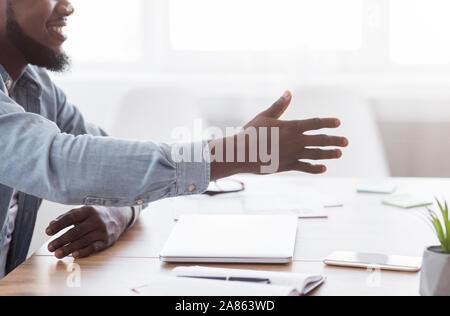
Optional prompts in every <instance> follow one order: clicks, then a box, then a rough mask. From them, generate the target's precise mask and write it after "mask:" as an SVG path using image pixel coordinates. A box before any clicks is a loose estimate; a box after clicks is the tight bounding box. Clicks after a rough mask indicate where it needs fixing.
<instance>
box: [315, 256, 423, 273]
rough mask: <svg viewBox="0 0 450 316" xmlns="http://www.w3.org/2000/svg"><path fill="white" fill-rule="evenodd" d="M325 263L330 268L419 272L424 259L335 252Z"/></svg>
mask: <svg viewBox="0 0 450 316" xmlns="http://www.w3.org/2000/svg"><path fill="white" fill-rule="evenodd" d="M324 263H325V264H326V265H330V266H339V267H352V268H366V269H381V270H390V271H403V272H418V271H420V269H421V268H422V258H419V257H402V256H388V255H381V254H370V253H357V252H334V253H332V254H331V255H330V256H329V257H327V258H326V259H325V260H324Z"/></svg>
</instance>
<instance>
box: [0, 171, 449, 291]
mask: <svg viewBox="0 0 450 316" xmlns="http://www.w3.org/2000/svg"><path fill="white" fill-rule="evenodd" d="M243 178H245V179H244V181H245V182H246V184H247V187H248V188H249V189H248V190H249V191H251V190H265V191H267V192H268V194H270V193H272V194H274V196H275V197H274V198H276V197H277V196H278V197H280V198H282V191H283V188H288V187H289V188H291V189H292V188H297V187H298V188H299V189H301V187H305V186H310V187H316V188H318V189H319V190H320V191H321V192H323V193H325V194H333V195H335V196H338V197H339V198H340V199H342V200H343V201H344V203H345V207H344V208H336V209H332V210H331V211H330V217H329V219H310V220H300V221H299V233H298V239H297V246H296V252H295V260H294V263H293V264H291V265H283V266H276V265H246V266H242V265H241V266H236V265H234V266H233V267H239V268H250V269H270V270H281V271H297V272H305V273H320V274H324V275H326V276H327V277H328V281H327V283H326V284H325V285H324V286H322V287H321V288H320V289H319V290H317V291H316V292H315V293H314V295H418V289H419V274H418V273H396V272H375V273H374V272H371V271H366V270H358V269H345V268H332V267H326V266H324V265H323V264H322V260H323V259H324V258H325V257H326V256H327V255H329V254H330V253H331V252H332V251H334V250H347V251H364V252H380V253H387V254H396V255H409V256H421V255H422V252H423V249H424V248H425V247H427V246H429V245H434V244H437V240H436V238H435V236H434V235H433V232H432V231H431V229H430V228H429V227H428V226H427V225H426V223H425V221H424V220H423V218H422V217H421V215H420V211H419V210H400V209H396V208H392V207H387V206H383V205H382V204H381V199H382V196H380V195H370V194H357V193H356V191H355V190H356V186H357V184H358V183H359V180H357V179H329V178H322V177H319V178H313V177H292V176H289V175H285V176H270V177H263V178H259V177H258V178H255V177H251V176H250V177H243ZM389 181H392V182H394V183H397V184H398V186H399V189H398V192H399V193H402V192H410V193H413V194H421V195H425V196H434V195H438V196H445V194H443V193H445V192H450V180H446V179H390V180H389ZM170 203H171V202H170V200H167V201H160V202H157V203H154V204H152V205H151V207H150V208H149V210H147V211H146V212H145V213H144V214H143V216H142V217H141V219H140V221H139V223H138V224H137V225H136V226H135V227H134V228H133V229H132V230H130V231H129V232H128V233H126V234H125V235H124V236H123V238H121V240H120V241H119V242H118V243H117V244H116V246H114V247H113V248H111V249H109V250H107V251H105V252H103V253H101V254H99V255H96V256H94V257H91V258H88V259H84V260H77V261H76V264H77V265H76V266H73V265H72V263H73V259H72V258H67V259H65V260H62V261H58V260H57V259H55V258H54V257H52V256H51V254H49V253H48V251H47V250H46V246H44V247H42V248H41V249H40V250H39V251H38V252H37V253H36V254H35V255H34V256H33V257H32V258H30V259H29V260H28V261H27V262H25V263H24V264H23V265H22V266H21V267H19V268H18V269H17V270H16V271H14V272H13V273H11V274H10V275H9V276H8V277H6V278H5V279H4V280H2V281H1V282H0V295H133V292H131V290H130V289H131V288H133V287H137V286H139V285H143V284H145V283H146V282H148V280H149V279H150V278H151V277H152V276H154V275H156V274H160V273H168V271H170V269H172V268H173V267H174V266H173V265H166V264H162V263H161V262H160V261H159V259H158V255H159V252H160V251H161V249H162V247H163V245H164V243H165V241H166V239H167V237H168V236H169V234H170V232H171V229H172V227H173V226H174V225H175V222H174V220H173V218H174V213H173V210H172V209H171V206H170ZM77 267H79V269H80V277H81V278H80V280H81V287H71V286H68V285H67V282H68V280H69V285H70V284H72V283H73V282H72V281H73V280H72V279H73V276H74V272H73V271H72V270H73V268H77ZM68 269H69V272H68ZM71 269H72V270H71ZM75 273H76V272H75ZM71 280H72V281H71ZM71 282H72V283H71ZM72 285H73V284H72ZM75 285H76V284H75Z"/></svg>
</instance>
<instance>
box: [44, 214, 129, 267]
mask: <svg viewBox="0 0 450 316" xmlns="http://www.w3.org/2000/svg"><path fill="white" fill-rule="evenodd" d="M132 216H133V213H132V209H131V208H106V207H82V208H78V209H74V210H72V211H70V212H68V213H66V214H64V215H62V216H60V217H58V219H56V220H55V221H53V222H51V223H50V225H49V226H48V228H47V229H46V233H47V235H49V236H54V235H55V234H57V233H59V232H60V231H61V230H63V229H65V228H68V227H71V226H74V227H73V228H72V229H71V230H69V231H68V232H66V233H65V234H63V235H62V236H61V237H59V238H57V239H55V240H54V241H52V242H51V243H50V244H49V246H48V250H49V251H50V252H54V253H55V256H56V258H58V259H62V258H64V257H66V256H68V255H70V254H72V256H73V257H74V258H75V259H79V258H85V257H89V256H91V255H93V254H96V253H98V252H100V251H103V250H105V249H107V248H109V247H111V246H112V245H114V244H115V243H116V241H117V240H118V239H119V237H120V236H121V235H122V233H123V232H124V231H125V230H126V228H127V227H128V224H129V223H130V221H131V218H132Z"/></svg>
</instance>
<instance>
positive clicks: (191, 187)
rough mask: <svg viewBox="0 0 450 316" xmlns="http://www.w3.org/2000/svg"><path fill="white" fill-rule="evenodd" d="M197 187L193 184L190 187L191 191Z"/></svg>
mask: <svg viewBox="0 0 450 316" xmlns="http://www.w3.org/2000/svg"><path fill="white" fill-rule="evenodd" d="M195 189H196V187H195V185H193V184H191V185H190V186H189V188H188V190H189V192H194V191H195Z"/></svg>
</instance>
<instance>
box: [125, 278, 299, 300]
mask: <svg viewBox="0 0 450 316" xmlns="http://www.w3.org/2000/svg"><path fill="white" fill-rule="evenodd" d="M133 292H134V293H136V294H139V295H142V296H207V297H211V296H270V297H273V296H275V297H276V296H298V295H300V294H299V293H298V292H297V291H296V290H295V289H294V288H293V287H291V286H278V285H268V284H259V283H248V282H224V281H215V280H200V279H189V278H177V277H168V276H159V277H156V278H154V279H153V280H152V281H150V283H149V284H148V285H145V286H141V287H138V288H135V289H133Z"/></svg>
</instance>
